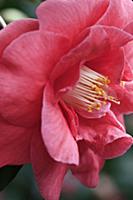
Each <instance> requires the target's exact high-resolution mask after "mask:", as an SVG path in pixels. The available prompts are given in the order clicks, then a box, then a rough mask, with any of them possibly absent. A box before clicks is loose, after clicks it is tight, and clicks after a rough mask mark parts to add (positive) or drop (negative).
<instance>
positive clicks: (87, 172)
mask: <svg viewBox="0 0 133 200" xmlns="http://www.w3.org/2000/svg"><path fill="white" fill-rule="evenodd" d="M103 164H104V160H103V159H102V158H100V157H99V156H98V155H96V154H95V153H94V152H93V151H92V150H91V149H88V148H85V144H84V143H83V142H82V143H80V163H79V166H76V167H73V168H72V173H73V175H74V176H76V177H77V178H78V179H79V180H80V181H81V183H83V184H84V185H86V186H87V187H96V185H97V184H98V181H99V172H100V169H101V168H102V166H103Z"/></svg>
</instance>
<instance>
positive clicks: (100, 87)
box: [63, 66, 120, 112]
mask: <svg viewBox="0 0 133 200" xmlns="http://www.w3.org/2000/svg"><path fill="white" fill-rule="evenodd" d="M109 83H110V80H109V79H108V77H105V76H103V75H101V74H99V73H97V72H95V71H93V70H92V69H90V68H88V67H86V66H83V67H82V68H81V70H80V78H79V81H78V83H77V84H76V85H75V86H74V87H73V89H72V90H70V91H69V92H67V93H66V94H65V95H64V97H63V99H64V101H65V102H66V103H68V104H69V105H71V106H73V107H74V108H77V109H82V110H85V111H88V112H92V111H94V110H100V109H101V107H102V106H103V105H106V104H107V103H108V101H109V102H113V103H116V104H120V101H118V100H117V98H116V97H115V96H114V95H110V91H111V88H110V87H109Z"/></svg>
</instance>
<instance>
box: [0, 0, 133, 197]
mask: <svg viewBox="0 0 133 200" xmlns="http://www.w3.org/2000/svg"><path fill="white" fill-rule="evenodd" d="M39 3H40V1H39V0H0V14H1V13H3V12H4V11H6V10H5V9H7V8H15V9H17V10H18V11H21V12H22V13H24V14H25V15H27V16H28V17H35V8H36V7H37V5H38V4H39ZM8 14H9V13H8ZM14 15H15V13H14ZM125 119H126V128H127V132H128V133H130V134H132V135H133V116H132V115H131V116H128V117H125ZM3 174H4V172H3ZM1 177H2V176H1ZM102 177H107V179H108V180H109V182H108V184H110V191H112V193H114V194H113V195H114V196H113V197H111V195H110V193H109V192H108V193H109V195H110V196H108V197H105V195H104V194H103V193H104V192H103V193H102V189H99V187H98V188H97V189H94V190H91V189H88V188H86V187H84V186H82V185H81V184H80V183H79V182H78V181H76V179H72V178H70V179H67V178H66V181H65V184H66V187H65V186H64V188H63V192H62V195H61V200H89V199H90V200H100V199H101V200H118V199H119V200H133V150H132V149H131V150H130V151H129V152H128V153H127V154H126V155H124V156H122V157H120V158H117V159H113V160H109V161H107V162H106V165H105V167H104V169H103V171H102V174H101V181H100V185H101V184H103V186H101V187H103V189H105V191H106V187H107V185H104V181H103V183H102ZM4 178H5V177H2V178H1V179H4ZM104 180H105V179H104ZM111 185H112V186H111ZM111 187H112V189H111ZM113 188H115V189H113ZM53 192H54V191H53ZM106 192H107V191H106ZM115 192H116V196H115ZM117 195H118V196H117ZM0 199H1V200H42V197H41V196H40V194H39V192H38V189H37V186H36V183H35V181H34V176H33V173H32V168H31V165H26V166H24V167H23V168H22V169H21V170H20V172H19V173H18V175H17V177H16V178H15V179H14V180H13V182H12V183H10V184H9V186H8V187H7V188H6V189H5V190H4V191H3V192H1V194H0Z"/></svg>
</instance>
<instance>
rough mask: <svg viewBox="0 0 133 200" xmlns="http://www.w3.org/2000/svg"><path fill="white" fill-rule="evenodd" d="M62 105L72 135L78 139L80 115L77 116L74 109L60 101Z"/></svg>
mask: <svg viewBox="0 0 133 200" xmlns="http://www.w3.org/2000/svg"><path fill="white" fill-rule="evenodd" d="M60 105H61V108H62V112H63V114H64V116H65V119H66V121H67V123H68V125H69V128H70V130H71V133H72V135H73V137H76V136H77V134H78V129H79V121H78V115H77V114H76V112H75V110H74V109H73V108H72V107H68V105H66V104H65V102H63V101H60Z"/></svg>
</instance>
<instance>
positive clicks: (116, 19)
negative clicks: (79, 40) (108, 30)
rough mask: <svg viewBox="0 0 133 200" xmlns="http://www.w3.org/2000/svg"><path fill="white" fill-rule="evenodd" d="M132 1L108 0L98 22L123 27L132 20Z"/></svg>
mask: <svg viewBox="0 0 133 200" xmlns="http://www.w3.org/2000/svg"><path fill="white" fill-rule="evenodd" d="M132 10H133V2H132V1H131V0H119V1H118V0H110V3H109V6H108V9H107V10H106V12H105V14H104V15H103V16H102V17H101V18H100V20H99V21H98V24H104V25H109V26H116V27H120V28H124V27H125V26H126V25H127V24H128V23H129V22H131V21H132V20H133V12H132Z"/></svg>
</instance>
